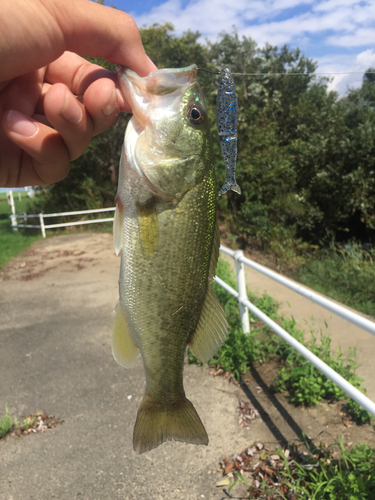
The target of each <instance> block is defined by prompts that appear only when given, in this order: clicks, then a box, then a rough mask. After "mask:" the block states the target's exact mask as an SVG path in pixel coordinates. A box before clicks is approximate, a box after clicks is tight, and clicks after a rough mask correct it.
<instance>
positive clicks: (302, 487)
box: [232, 437, 375, 500]
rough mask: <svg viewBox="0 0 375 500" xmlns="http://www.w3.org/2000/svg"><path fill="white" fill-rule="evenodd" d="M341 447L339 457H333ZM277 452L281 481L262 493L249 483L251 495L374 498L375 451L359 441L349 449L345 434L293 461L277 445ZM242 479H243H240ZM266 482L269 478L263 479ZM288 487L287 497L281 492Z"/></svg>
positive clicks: (322, 499)
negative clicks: (335, 449) (345, 441)
mask: <svg viewBox="0 0 375 500" xmlns="http://www.w3.org/2000/svg"><path fill="white" fill-rule="evenodd" d="M333 448H338V449H339V453H340V457H339V458H337V459H334V458H333V457H334V456H335V455H336V453H332V451H331V450H332V449H333ZM275 453H276V454H277V455H279V456H280V457H281V458H282V460H283V462H284V465H283V468H282V469H281V470H280V472H279V475H280V479H281V480H280V481H279V482H277V483H276V484H275V485H274V487H272V489H270V487H269V485H267V487H265V486H266V485H265V484H264V487H263V492H261V491H259V490H258V491H256V492H255V495H254V489H253V487H252V486H250V498H264V499H266V498H267V499H269V500H276V499H278V500H281V499H283V500H287V499H290V498H292V499H299V498H306V499H309V500H367V499H368V500H372V499H373V498H374V494H375V468H374V465H375V464H374V461H375V450H374V449H372V448H370V447H369V445H368V444H362V443H360V444H358V445H356V446H354V448H353V449H352V450H346V449H345V447H344V445H343V437H342V438H341V440H340V442H338V443H334V444H333V445H331V448H330V449H328V450H327V451H325V452H322V451H321V453H312V452H311V453H309V454H307V455H303V454H296V455H295V456H294V457H293V460H291V461H290V459H289V460H288V459H287V458H286V456H285V455H284V453H283V451H282V450H281V449H280V448H278V449H276V450H275ZM241 482H243V480H242V481H241ZM264 483H266V481H264ZM233 484H234V483H233ZM232 486H233V485H232ZM280 490H281V491H285V490H287V491H288V493H287V496H285V494H284V495H283V494H281V493H280Z"/></svg>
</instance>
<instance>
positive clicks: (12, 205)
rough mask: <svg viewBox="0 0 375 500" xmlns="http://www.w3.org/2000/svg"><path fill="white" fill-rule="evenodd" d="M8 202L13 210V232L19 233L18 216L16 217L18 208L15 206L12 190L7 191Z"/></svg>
mask: <svg viewBox="0 0 375 500" xmlns="http://www.w3.org/2000/svg"><path fill="white" fill-rule="evenodd" d="M7 200H8V204H9V205H10V208H11V210H12V215H11V216H10V220H11V221H12V228H13V231H18V227H17V216H16V207H15V205H14V199H13V191H12V190H11V189H9V190H8V191H7Z"/></svg>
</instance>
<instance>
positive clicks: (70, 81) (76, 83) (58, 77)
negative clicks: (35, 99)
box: [39, 52, 130, 113]
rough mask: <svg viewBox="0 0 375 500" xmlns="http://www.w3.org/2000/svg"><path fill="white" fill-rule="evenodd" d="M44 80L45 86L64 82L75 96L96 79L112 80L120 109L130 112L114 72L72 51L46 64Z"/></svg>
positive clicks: (82, 92) (81, 93)
mask: <svg viewBox="0 0 375 500" xmlns="http://www.w3.org/2000/svg"><path fill="white" fill-rule="evenodd" d="M45 80H46V81H47V82H48V83H46V84H45V85H46V86H49V85H51V84H55V83H60V82H61V83H64V84H65V85H66V86H67V87H68V88H69V89H70V90H71V92H72V93H73V94H74V95H76V96H81V95H83V94H84V93H85V92H86V90H87V89H88V88H89V87H90V86H91V85H92V84H93V83H94V82H96V81H98V80H112V81H113V83H114V85H116V88H117V89H118V92H117V102H118V105H119V106H120V109H121V110H122V111H125V112H126V113H129V112H130V106H129V104H128V103H127V102H126V101H125V99H124V96H123V95H122V93H121V90H120V86H119V83H118V79H117V75H116V73H114V72H113V71H108V70H106V69H104V68H102V67H101V66H98V65H97V64H91V63H89V62H88V61H86V59H84V58H83V57H80V56H78V55H77V54H73V53H72V52H65V53H64V54H63V55H62V56H61V57H59V58H58V59H57V60H56V61H54V62H53V63H51V64H50V65H49V66H48V68H47V70H46V74H45ZM47 90H48V89H47ZM43 91H44V87H43ZM43 91H42V94H43ZM42 103H43V95H42V96H41V100H40V102H39V105H40V104H42ZM39 110H40V107H39Z"/></svg>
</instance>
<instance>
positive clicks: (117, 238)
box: [113, 196, 124, 255]
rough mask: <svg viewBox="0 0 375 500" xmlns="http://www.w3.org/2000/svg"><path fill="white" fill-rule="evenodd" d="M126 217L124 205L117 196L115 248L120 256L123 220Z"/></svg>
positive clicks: (114, 222)
mask: <svg viewBox="0 0 375 500" xmlns="http://www.w3.org/2000/svg"><path fill="white" fill-rule="evenodd" d="M123 215H124V209H123V206H122V203H121V201H120V199H119V198H118V196H116V210H115V217H114V219H113V247H114V249H115V252H116V255H119V253H120V252H121V248H122V218H123Z"/></svg>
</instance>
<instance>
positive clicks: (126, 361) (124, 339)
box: [112, 301, 138, 368]
mask: <svg viewBox="0 0 375 500" xmlns="http://www.w3.org/2000/svg"><path fill="white" fill-rule="evenodd" d="M115 312H116V317H115V324H114V326H113V335H112V354H113V357H114V358H115V360H116V361H117V363H118V364H119V365H121V366H123V367H124V368H129V367H130V366H131V365H132V364H133V362H134V361H135V359H136V357H137V354H138V348H137V346H136V345H135V344H134V342H133V339H132V338H131V336H130V332H129V327H128V323H127V321H126V317H125V313H124V311H123V310H122V307H121V304H120V301H118V302H117V304H116V307H115Z"/></svg>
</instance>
